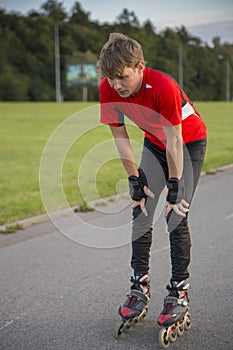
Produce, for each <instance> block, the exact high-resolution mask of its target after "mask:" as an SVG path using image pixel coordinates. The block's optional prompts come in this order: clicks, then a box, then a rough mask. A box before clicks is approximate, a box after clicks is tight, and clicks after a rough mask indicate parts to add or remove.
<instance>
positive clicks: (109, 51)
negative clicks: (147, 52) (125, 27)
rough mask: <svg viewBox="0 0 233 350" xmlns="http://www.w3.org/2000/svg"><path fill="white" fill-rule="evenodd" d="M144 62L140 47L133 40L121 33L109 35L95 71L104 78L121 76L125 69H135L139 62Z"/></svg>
mask: <svg viewBox="0 0 233 350" xmlns="http://www.w3.org/2000/svg"><path fill="white" fill-rule="evenodd" d="M141 61H143V62H145V61H144V57H143V52H142V47H141V45H140V44H139V43H138V42H137V41H136V40H134V39H131V38H128V37H127V36H125V35H124V34H121V33H111V34H110V36H109V40H108V42H107V43H106V44H105V45H104V46H103V48H102V50H101V52H100V56H99V61H98V62H97V70H98V72H99V73H101V74H102V75H104V76H107V77H109V78H114V77H117V76H121V75H122V73H123V70H124V68H125V67H130V68H133V69H135V68H136V67H137V65H138V64H139V62H141Z"/></svg>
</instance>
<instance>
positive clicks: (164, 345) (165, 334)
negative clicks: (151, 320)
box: [159, 328, 169, 349]
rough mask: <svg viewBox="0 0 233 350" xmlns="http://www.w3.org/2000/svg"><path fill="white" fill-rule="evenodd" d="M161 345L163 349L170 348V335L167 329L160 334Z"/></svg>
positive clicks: (163, 329)
mask: <svg viewBox="0 0 233 350" xmlns="http://www.w3.org/2000/svg"><path fill="white" fill-rule="evenodd" d="M159 345H160V346H161V348H163V349H167V348H168V347H169V334H168V330H167V329H166V328H162V329H161V330H160V332H159Z"/></svg>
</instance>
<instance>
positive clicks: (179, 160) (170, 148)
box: [166, 138, 183, 179]
mask: <svg viewBox="0 0 233 350" xmlns="http://www.w3.org/2000/svg"><path fill="white" fill-rule="evenodd" d="M166 157H167V164H168V172H169V178H177V179H181V178H182V175H183V142H182V138H177V140H176V141H175V142H172V143H171V144H170V143H169V142H168V144H167V149H166Z"/></svg>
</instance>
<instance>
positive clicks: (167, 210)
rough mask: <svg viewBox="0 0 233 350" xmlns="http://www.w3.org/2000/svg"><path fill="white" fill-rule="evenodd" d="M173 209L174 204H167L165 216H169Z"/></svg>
mask: <svg viewBox="0 0 233 350" xmlns="http://www.w3.org/2000/svg"><path fill="white" fill-rule="evenodd" d="M172 209H173V205H171V204H169V203H168V204H167V206H166V209H165V218H167V217H168V214H169V213H170V211H171V210H172Z"/></svg>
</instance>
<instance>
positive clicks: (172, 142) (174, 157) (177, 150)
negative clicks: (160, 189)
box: [164, 124, 189, 217]
mask: <svg viewBox="0 0 233 350" xmlns="http://www.w3.org/2000/svg"><path fill="white" fill-rule="evenodd" d="M164 132H165V134H166V137H167V147H166V156H167V163H168V171H169V175H168V176H169V178H176V179H178V180H180V179H181V178H182V176H183V140H182V126H181V124H179V125H175V126H169V127H164ZM188 207H189V204H188V203H187V202H186V201H185V200H184V198H183V199H182V200H181V201H180V203H177V204H171V203H168V205H167V208H166V212H165V217H167V216H168V214H169V212H170V211H171V210H172V209H173V210H174V211H175V212H176V214H178V215H180V216H182V217H185V216H186V213H187V212H188Z"/></svg>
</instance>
